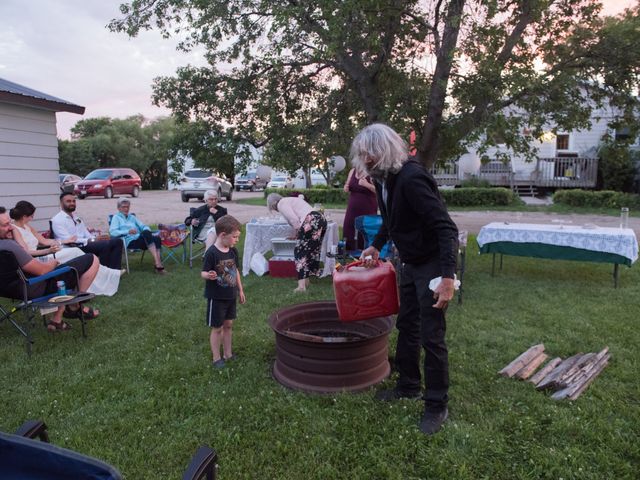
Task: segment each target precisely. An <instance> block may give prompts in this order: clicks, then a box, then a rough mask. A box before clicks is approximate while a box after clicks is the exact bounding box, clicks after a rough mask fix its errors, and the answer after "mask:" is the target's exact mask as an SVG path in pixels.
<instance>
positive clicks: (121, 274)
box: [120, 268, 127, 277]
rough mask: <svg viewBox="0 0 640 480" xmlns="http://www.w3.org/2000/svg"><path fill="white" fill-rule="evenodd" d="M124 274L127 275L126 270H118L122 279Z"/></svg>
mask: <svg viewBox="0 0 640 480" xmlns="http://www.w3.org/2000/svg"><path fill="white" fill-rule="evenodd" d="M125 273H127V269H126V268H123V269H122V270H120V276H121V277H122V276H123V275H124V274H125Z"/></svg>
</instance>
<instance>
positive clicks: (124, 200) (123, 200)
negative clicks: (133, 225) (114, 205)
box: [118, 197, 131, 208]
mask: <svg viewBox="0 0 640 480" xmlns="http://www.w3.org/2000/svg"><path fill="white" fill-rule="evenodd" d="M125 203H126V204H127V205H131V200H129V199H128V198H125V197H120V198H119V199H118V208H120V207H121V206H122V205H124V204H125Z"/></svg>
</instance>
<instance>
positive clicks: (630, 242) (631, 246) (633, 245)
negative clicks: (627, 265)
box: [478, 222, 638, 263]
mask: <svg viewBox="0 0 640 480" xmlns="http://www.w3.org/2000/svg"><path fill="white" fill-rule="evenodd" d="M494 242H515V243H544V244H548V245H558V246H563V247H573V248H581V249H584V250H591V251H594V252H606V253H614V254H617V255H621V256H623V257H626V258H628V259H629V260H631V263H633V262H635V261H636V260H637V259H638V240H637V238H636V234H635V233H634V231H633V230H632V229H630V228H607V227H595V226H594V225H585V226H574V225H563V224H561V225H555V224H551V225H550V224H544V225H536V224H531V223H504V222H494V223H490V224H488V225H485V226H484V227H482V229H481V230H480V233H479V234H478V245H479V246H480V248H482V246H483V245H485V244H487V243H494Z"/></svg>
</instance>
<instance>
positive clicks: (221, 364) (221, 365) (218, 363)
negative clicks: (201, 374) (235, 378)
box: [213, 358, 225, 368]
mask: <svg viewBox="0 0 640 480" xmlns="http://www.w3.org/2000/svg"><path fill="white" fill-rule="evenodd" d="M224 365H225V363H224V359H222V358H221V359H220V360H216V361H215V362H213V366H214V367H215V368H224Z"/></svg>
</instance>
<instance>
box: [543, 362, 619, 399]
mask: <svg viewBox="0 0 640 480" xmlns="http://www.w3.org/2000/svg"><path fill="white" fill-rule="evenodd" d="M609 357H610V355H608V354H606V355H604V356H603V357H602V358H600V360H599V361H598V362H596V363H595V364H593V367H594V368H593V369H591V370H590V371H589V372H588V373H586V374H584V375H582V376H580V377H579V378H576V381H575V382H574V383H572V384H571V385H568V386H566V387H565V388H562V389H561V390H558V391H557V392H556V393H554V394H553V395H551V398H553V399H554V400H561V399H563V398H569V399H572V400H573V399H575V398H578V396H579V395H580V393H582V392H583V391H584V389H585V388H587V385H589V384H590V383H591V382H592V381H593V379H594V378H595V377H596V376H597V375H598V374H599V373H600V372H601V371H602V369H603V368H604V367H605V365H606V364H607V363H609ZM578 391H580V393H578V395H577V396H575V397H574V395H576V393H577V392H578Z"/></svg>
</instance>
